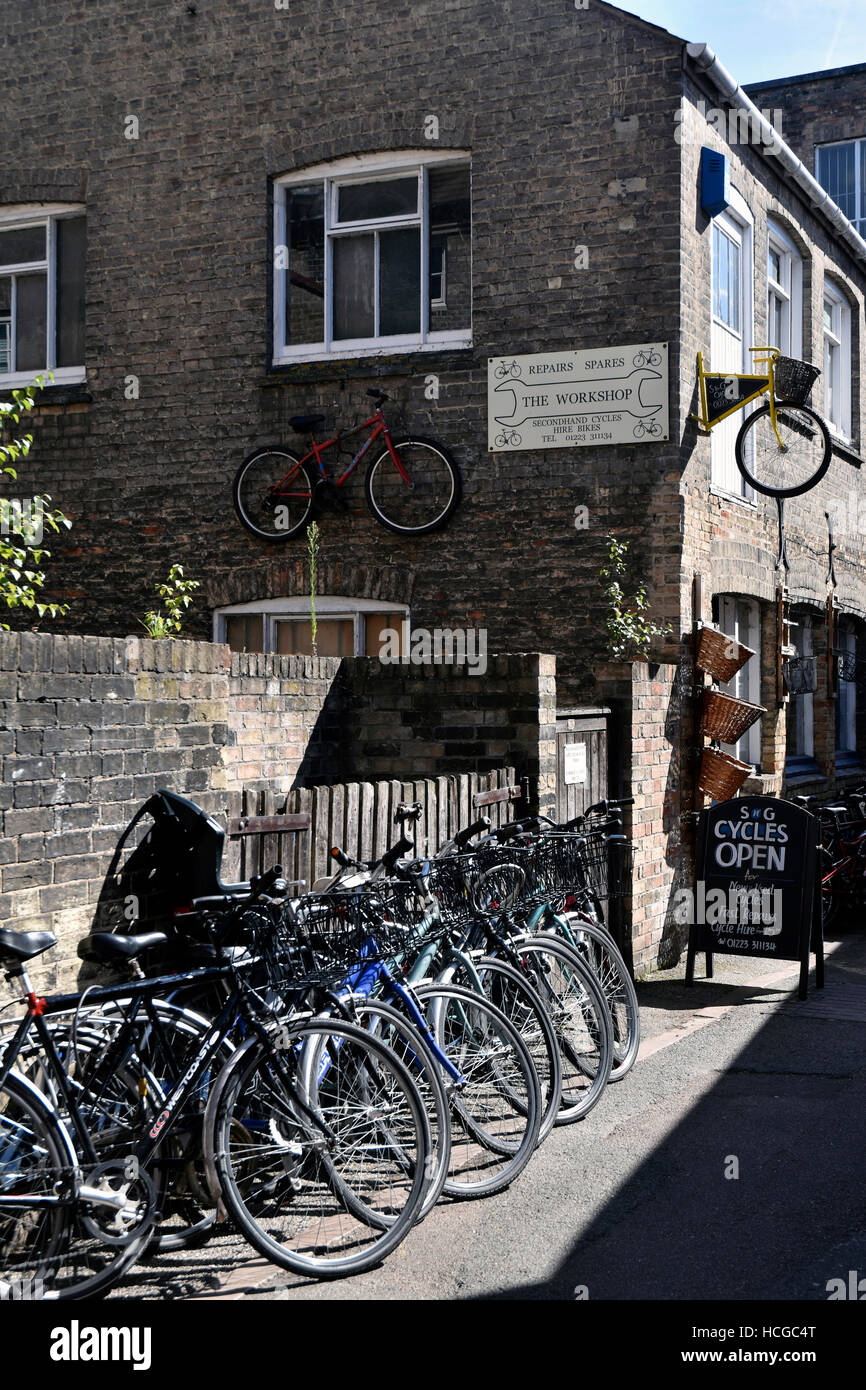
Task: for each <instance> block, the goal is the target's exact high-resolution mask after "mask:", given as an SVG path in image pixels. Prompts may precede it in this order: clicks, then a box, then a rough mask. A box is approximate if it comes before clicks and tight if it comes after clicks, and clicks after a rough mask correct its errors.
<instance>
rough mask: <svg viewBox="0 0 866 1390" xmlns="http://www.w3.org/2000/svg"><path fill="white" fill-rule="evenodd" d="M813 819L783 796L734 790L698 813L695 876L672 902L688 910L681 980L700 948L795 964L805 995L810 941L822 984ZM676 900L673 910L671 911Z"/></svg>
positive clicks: (691, 969)
mask: <svg viewBox="0 0 866 1390" xmlns="http://www.w3.org/2000/svg"><path fill="white" fill-rule="evenodd" d="M817 844H818V825H817V821H816V819H815V817H814V816H812V815H810V813H809V812H808V811H806V810H804V809H803V808H802V807H801V806H795V805H793V804H792V802H790V801H779V800H777V799H776V798H775V797H771V796H741V797H735V798H734V799H733V800H732V801H720V802H717V803H716V804H715V805H714V806H710V807H709V808H708V809H707V810H705V811H702V812H701V825H700V833H699V837H698V861H697V877H696V880H695V886H694V889H693V890H691V895H690V897H689V896H688V895H686V894H683V896H682V900H681V902H680V904H679V906H680V908H685V909H686V910H687V911H688V912H689V915H688V916H687V917H686V918H685V919H683V918H682V917H681V918H680V920H685V921H688V923H689V926H690V932H689V952H688V958H687V962H686V983H687V984H691V983H692V980H693V978H694V964H695V955H696V953H697V952H698V951H704V952H705V953H706V956H707V974H708V975H712V956H713V954H714V953H715V952H716V951H720V952H724V953H727V954H733V955H748V956H764V957H767V956H770V957H776V958H778V959H779V960H798V961H799V962H800V996H801V998H805V994H806V981H807V978H808V972H809V951H810V947H811V948H812V949H814V950H815V955H816V965H817V970H816V975H817V983H818V984H819V986H820V985H821V984H823V950H822V940H821V915H820V913H821V902H820V899H821V894H820V890H818V891H816V876H817ZM677 906H678V905H677V904H676V903H675V906H674V916H675V918H676V915H677Z"/></svg>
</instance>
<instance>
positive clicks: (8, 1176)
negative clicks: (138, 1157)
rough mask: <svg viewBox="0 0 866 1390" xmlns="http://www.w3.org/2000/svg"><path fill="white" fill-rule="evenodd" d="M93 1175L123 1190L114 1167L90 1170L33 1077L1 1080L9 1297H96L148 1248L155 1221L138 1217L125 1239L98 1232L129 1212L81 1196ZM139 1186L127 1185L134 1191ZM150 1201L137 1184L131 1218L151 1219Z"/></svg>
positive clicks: (0, 1280) (1, 1233)
mask: <svg viewBox="0 0 866 1390" xmlns="http://www.w3.org/2000/svg"><path fill="white" fill-rule="evenodd" d="M88 1179H90V1183H91V1186H101V1187H102V1188H103V1190H105V1191H106V1192H108V1190H109V1189H111V1190H112V1191H114V1192H117V1191H118V1190H119V1183H118V1182H116V1181H114V1182H113V1181H111V1180H110V1179H109V1177H108V1175H107V1174H103V1176H102V1178H101V1179H100V1180H99V1182H98V1183H94V1182H93V1178H92V1176H91V1175H90V1174H88V1173H87V1172H86V1171H85V1172H83V1173H82V1171H81V1169H80V1168H79V1162H78V1159H77V1157H76V1154H75V1151H74V1148H73V1145H72V1141H71V1139H70V1137H69V1134H68V1132H67V1131H66V1129H65V1128H64V1126H63V1124H62V1123H61V1120H60V1118H59V1116H58V1115H57V1113H56V1111H54V1110H53V1109H52V1107H51V1106H50V1105H49V1103H48V1102H47V1101H46V1099H45V1098H44V1097H43V1096H42V1094H41V1093H40V1092H39V1091H38V1090H37V1089H36V1088H35V1087H34V1086H32V1085H31V1083H29V1082H28V1081H26V1080H25V1079H24V1078H23V1077H21V1076H16V1075H15V1073H14V1072H13V1073H12V1074H10V1076H8V1077H7V1079H6V1081H5V1082H4V1084H3V1086H2V1087H0V1296H2V1298H4V1299H7V1298H9V1299H16V1298H22V1299H52V1300H57V1301H66V1300H77V1299H83V1298H91V1297H94V1296H95V1295H96V1294H99V1293H103V1292H105V1290H106V1289H108V1288H110V1287H111V1285H112V1284H115V1283H117V1281H118V1280H119V1279H120V1278H122V1276H123V1275H124V1274H125V1273H126V1271H127V1270H128V1269H130V1267H131V1266H132V1265H133V1264H134V1263H135V1261H136V1260H137V1259H138V1258H139V1256H140V1255H141V1254H142V1252H143V1251H144V1249H145V1248H146V1246H147V1244H148V1243H149V1240H150V1228H149V1225H147V1224H142V1225H141V1226H140V1229H139V1230H136V1229H135V1228H134V1226H133V1225H132V1224H131V1225H130V1230H129V1231H128V1232H127V1233H126V1235H125V1236H124V1237H123V1238H122V1239H119V1238H112V1237H111V1235H109V1236H108V1238H107V1239H106V1238H105V1237H104V1236H100V1235H99V1234H95V1233H94V1223H99V1222H101V1221H104V1220H106V1219H107V1220H109V1221H114V1220H118V1221H120V1219H121V1217H120V1214H119V1213H118V1212H117V1211H116V1210H115V1209H114V1208H112V1207H106V1206H103V1205H100V1204H97V1203H93V1202H90V1201H87V1199H86V1198H85V1197H83V1196H79V1184H80V1183H81V1181H82V1180H84V1181H87V1180H88ZM145 1181H146V1180H145V1179H141V1180H140V1183H139V1184H138V1188H137V1191H138V1192H139V1193H140V1192H141V1190H142V1184H144V1183H145ZM134 1186H135V1185H134V1184H131V1183H130V1184H127V1185H126V1191H127V1194H129V1192H131V1191H133V1188H134ZM148 1188H149V1184H148ZM147 1205H149V1203H148V1202H145V1203H144V1204H142V1203H141V1202H140V1201H139V1200H138V1196H137V1195H136V1192H133V1196H132V1197H129V1198H128V1209H127V1211H126V1212H125V1213H124V1219H126V1218H127V1217H128V1218H129V1220H130V1223H134V1222H137V1221H138V1220H139V1218H142V1219H143V1218H144V1217H145V1216H146V1211H145V1207H146V1206H147ZM97 1229H98V1227H97Z"/></svg>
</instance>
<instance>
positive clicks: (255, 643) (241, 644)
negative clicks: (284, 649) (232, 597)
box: [226, 613, 265, 652]
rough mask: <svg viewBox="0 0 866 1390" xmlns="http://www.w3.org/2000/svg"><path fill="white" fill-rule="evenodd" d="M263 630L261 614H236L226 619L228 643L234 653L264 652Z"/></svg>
mask: <svg viewBox="0 0 866 1390" xmlns="http://www.w3.org/2000/svg"><path fill="white" fill-rule="evenodd" d="M263 629H264V620H263V618H262V616H261V614H256V613H235V614H234V615H233V616H232V617H230V618H226V641H227V642H228V644H229V646H230V647H231V649H232V651H233V652H263V651H264V649H265V643H264V637H263Z"/></svg>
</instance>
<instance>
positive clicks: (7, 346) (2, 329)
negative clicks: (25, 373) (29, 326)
mask: <svg viewBox="0 0 866 1390" xmlns="http://www.w3.org/2000/svg"><path fill="white" fill-rule="evenodd" d="M11 311H12V281H11V279H10V277H9V276H8V275H7V276H6V277H5V279H3V278H0V372H11V370H12V323H11V320H10V318H9V315H10V313H11Z"/></svg>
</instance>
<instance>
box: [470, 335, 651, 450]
mask: <svg viewBox="0 0 866 1390" xmlns="http://www.w3.org/2000/svg"><path fill="white" fill-rule="evenodd" d="M487 434H488V438H487V443H488V448H489V449H490V450H491V452H494V453H498V452H500V451H502V452H507V451H508V450H515V449H563V448H569V449H573V448H575V447H579V446H581V445H588V444H653V443H661V442H662V441H663V440H666V439H667V438H668V434H669V425H668V345H667V343H637V344H634V345H632V346H631V347H616V348H594V349H593V350H592V351H591V352H550V353H532V354H530V355H527V356H523V357H491V358H489V359H488V376H487Z"/></svg>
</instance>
